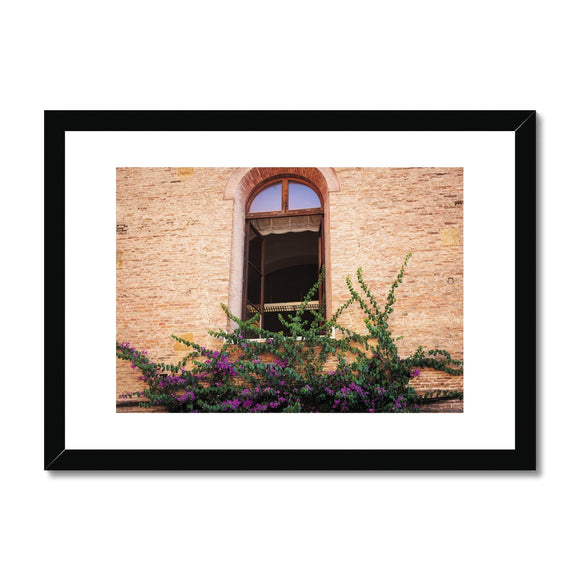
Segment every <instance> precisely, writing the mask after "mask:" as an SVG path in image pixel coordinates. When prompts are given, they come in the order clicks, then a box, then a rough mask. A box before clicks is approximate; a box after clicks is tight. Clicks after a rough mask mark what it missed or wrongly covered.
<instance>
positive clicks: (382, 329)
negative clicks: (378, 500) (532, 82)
mask: <svg viewBox="0 0 580 580" xmlns="http://www.w3.org/2000/svg"><path fill="white" fill-rule="evenodd" d="M535 122H536V119H535V112H534V111H46V112H45V202H46V203H45V208H46V209H45V260H46V270H45V272H46V274H45V276H46V278H45V282H46V294H45V328H46V331H45V354H46V357H45V469H47V470H80V469H82V470H166V469H172V470H534V469H535V465H536V443H535V439H536V429H535V420H536V419H535V417H536V387H535V385H536V376H535V364H534V363H533V361H534V356H533V353H535V251H536V250H535V246H536V238H535V195H536V192H535V171H536V168H535V155H536V153H535V151H536V143H535V139H536V137H535ZM113 342H115V344H116V347H115V349H114V348H113ZM530 361H532V362H530Z"/></svg>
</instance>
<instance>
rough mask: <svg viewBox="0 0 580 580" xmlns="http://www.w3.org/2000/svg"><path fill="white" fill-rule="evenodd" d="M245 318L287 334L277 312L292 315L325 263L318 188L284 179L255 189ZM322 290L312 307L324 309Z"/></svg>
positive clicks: (248, 227) (251, 205) (248, 214)
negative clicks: (255, 318)
mask: <svg viewBox="0 0 580 580" xmlns="http://www.w3.org/2000/svg"><path fill="white" fill-rule="evenodd" d="M245 224H246V235H245V260H244V295H243V317H244V319H245V320H248V319H250V318H252V317H253V316H255V314H256V313H259V314H260V327H261V328H265V329H267V330H271V331H273V332H278V331H284V330H285V329H284V327H283V326H282V324H281V323H280V321H279V318H278V313H280V312H284V313H287V314H292V313H293V312H295V311H296V310H297V308H298V306H299V305H300V303H301V302H302V300H303V299H304V296H305V295H306V293H307V292H308V290H310V289H311V288H312V286H314V284H315V283H316V281H317V280H318V276H319V275H320V270H321V268H322V266H323V264H324V247H325V246H324V202H323V196H322V195H321V193H320V192H319V191H318V190H317V188H316V186H315V185H314V184H313V183H311V182H309V181H307V180H305V179H303V178H300V177H297V176H293V175H283V176H277V177H275V178H273V179H269V180H268V181H266V182H264V183H261V184H260V185H258V186H257V187H255V188H254V190H253V191H252V193H251V195H250V196H249V197H248V200H247V204H246V221H245ZM322 292H323V288H322V286H321V288H320V289H319V295H318V296H316V299H315V300H312V301H311V302H309V304H308V308H307V309H308V310H320V308H321V304H322V303H323V300H322Z"/></svg>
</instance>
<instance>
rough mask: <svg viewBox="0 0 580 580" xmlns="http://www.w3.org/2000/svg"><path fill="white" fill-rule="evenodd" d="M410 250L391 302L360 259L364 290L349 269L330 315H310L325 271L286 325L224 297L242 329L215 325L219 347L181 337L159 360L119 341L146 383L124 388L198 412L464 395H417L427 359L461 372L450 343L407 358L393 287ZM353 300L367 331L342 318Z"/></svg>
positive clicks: (380, 406) (376, 409)
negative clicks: (242, 315) (245, 312)
mask: <svg viewBox="0 0 580 580" xmlns="http://www.w3.org/2000/svg"><path fill="white" fill-rule="evenodd" d="M410 257H411V254H408V255H407V256H406V257H405V259H404V262H403V265H402V267H401V270H400V271H399V274H398V276H397V278H396V280H395V281H394V282H393V284H392V286H391V289H390V291H389V294H388V296H387V301H386V303H385V304H384V305H380V304H379V303H378V301H377V300H376V298H375V297H374V295H373V294H372V293H371V291H370V289H369V288H368V286H367V285H366V283H365V281H364V278H363V274H362V269H361V268H359V269H358V271H357V282H358V285H359V286H360V289H361V291H360V292H359V291H358V290H357V289H356V288H355V285H354V284H353V282H352V280H350V279H349V278H347V280H346V283H347V286H348V290H349V293H350V298H349V299H348V300H347V302H346V303H345V304H343V305H342V306H341V307H340V308H339V309H338V310H337V311H336V312H335V313H334V315H333V316H331V317H330V318H328V319H326V318H324V317H323V316H322V315H321V314H320V313H318V312H317V311H310V312H309V314H310V315H309V316H305V313H306V312H307V310H306V308H307V304H308V302H309V301H310V300H311V299H312V298H313V297H314V296H315V295H316V293H317V292H318V288H319V287H320V285H321V284H322V282H323V279H324V270H323V271H322V273H321V275H320V278H319V279H318V281H317V283H316V284H315V285H314V287H313V288H312V289H311V290H310V291H309V292H308V294H307V295H306V296H305V298H304V300H303V302H302V304H301V306H300V307H299V308H298V310H297V312H296V313H295V314H294V315H286V316H284V315H282V314H280V315H279V319H280V321H281V323H282V325H283V327H284V328H285V329H286V331H285V332H284V333H282V332H271V331H268V330H264V329H260V328H259V327H258V326H257V322H258V317H259V315H256V317H254V318H252V319H250V320H247V321H243V320H240V319H238V318H237V317H235V316H234V315H233V314H232V313H231V312H229V310H228V309H227V308H226V307H225V306H224V305H223V304H222V308H223V309H224V311H225V313H226V315H227V316H228V318H229V319H230V320H231V321H233V323H234V325H235V326H236V328H235V330H234V331H232V332H228V331H225V330H219V331H209V334H210V335H211V336H213V337H215V338H218V339H221V340H222V347H221V348H220V349H219V350H213V349H208V348H206V347H204V346H201V345H199V344H195V343H193V342H189V341H187V340H184V339H182V338H179V337H177V336H173V337H172V338H174V339H175V340H176V341H178V342H180V343H182V344H183V345H185V346H186V347H187V348H188V350H189V351H188V353H187V355H186V356H185V357H184V358H183V359H182V360H181V361H179V363H178V364H176V365H168V364H165V363H155V362H152V361H151V360H150V359H149V358H148V356H147V352H146V351H139V350H137V349H135V348H133V347H131V345H130V344H129V343H126V342H125V343H117V357H118V358H120V359H123V360H127V361H130V363H131V366H132V367H133V368H136V369H139V371H140V373H141V374H140V376H139V379H140V380H142V381H143V383H144V384H143V388H142V389H140V390H138V391H134V392H131V393H125V394H123V395H121V397H122V398H132V397H139V398H140V399H141V402H140V405H141V406H144V407H152V406H163V407H164V408H165V409H166V410H167V411H169V412H191V413H200V412H211V413H265V412H268V413H280V412H283V413H304V412H306V413H345V412H347V413H352V412H367V413H385V412H387V413H412V412H418V411H420V410H421V404H422V403H425V402H426V400H429V399H431V400H432V399H452V398H462V393H461V392H460V391H449V390H437V391H430V392H427V393H421V394H418V393H417V392H416V391H415V389H414V388H413V387H412V384H411V381H412V379H413V378H414V377H417V376H418V375H419V374H420V372H421V370H420V369H422V368H433V369H436V370H440V371H444V372H446V373H448V374H450V375H460V374H462V373H463V363H462V361H459V360H453V359H452V358H451V356H450V355H449V353H448V352H447V351H444V350H427V351H425V350H424V349H423V347H419V348H418V349H417V350H416V352H415V353H414V354H413V355H412V356H410V357H407V358H404V357H400V356H399V352H398V349H397V345H396V340H395V339H394V338H393V337H392V335H391V330H390V327H389V317H390V315H391V314H392V313H393V310H394V304H395V301H396V299H395V290H396V289H397V287H398V286H399V285H400V284H401V283H402V282H403V275H404V272H405V268H406V266H407V262H408V261H409V259H410ZM352 305H357V306H358V307H359V308H360V309H361V311H362V313H363V315H364V323H365V327H366V331H367V332H366V333H365V334H361V333H357V332H354V331H352V330H350V329H348V328H346V327H344V326H342V325H341V324H340V321H339V319H340V316H341V314H342V313H343V312H344V311H345V310H346V309H347V308H349V307H350V306H352ZM321 311H324V310H323V309H321ZM311 314H314V316H313V317H312V315H311ZM248 336H252V337H257V338H252V339H250V338H247V337H248ZM337 336H340V338H337ZM143 398H144V399H145V400H144V401H143Z"/></svg>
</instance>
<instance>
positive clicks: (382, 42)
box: [0, 1, 580, 580]
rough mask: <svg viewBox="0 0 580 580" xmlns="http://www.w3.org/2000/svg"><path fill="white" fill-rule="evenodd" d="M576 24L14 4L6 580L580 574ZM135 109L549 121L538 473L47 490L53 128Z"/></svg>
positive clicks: (514, 11) (256, 477)
mask: <svg viewBox="0 0 580 580" xmlns="http://www.w3.org/2000/svg"><path fill="white" fill-rule="evenodd" d="M571 6H573V4H572V3H570V2H558V1H555V2H551V3H549V4H545V3H534V2H531V3H530V2H511V3H506V2H495V1H490V2H487V3H485V4H468V3H464V2H445V1H442V2H436V3H433V2H424V3H421V2H407V3H400V2H398V3H393V4H389V3H376V4H375V3H371V2H365V1H362V2H358V3H356V4H353V3H352V2H350V3H340V2H333V3H328V4H326V3H324V4H323V3H321V4H315V3H313V2H300V1H298V2H294V3H293V4H292V5H291V6H290V5H284V7H281V8H280V9H276V8H275V5H274V4H272V3H270V2H268V3H266V2H263V3H262V2H251V1H250V2H244V3H228V2H220V3H192V2H165V3H163V4H158V3H157V4H155V5H148V4H146V3H142V2H140V3H130V2H125V3H122V2H115V3H108V2H102V3H100V4H99V5H98V6H96V5H91V4H79V3H76V2H75V3H73V2H52V3H42V4H41V3H37V4H35V3H24V2H23V3H18V4H16V3H12V4H11V5H9V6H8V8H4V11H3V30H2V34H1V35H0V43H1V44H2V54H3V68H2V70H3V75H2V80H3V83H2V84H3V89H2V93H1V94H2V100H3V103H2V104H3V106H2V107H1V109H0V115H1V118H0V126H1V140H2V141H1V142H2V157H1V159H2V169H3V177H4V179H3V182H2V222H3V227H2V228H1V229H0V231H1V235H2V245H1V247H2V257H3V266H4V268H3V274H4V275H3V285H2V292H3V294H2V297H3V306H4V308H3V319H2V320H3V321H2V330H3V332H2V336H1V339H0V340H2V344H1V348H0V352H1V353H2V364H3V366H2V388H3V395H4V396H3V399H2V400H3V403H4V406H5V411H4V415H3V420H2V422H1V423H0V429H1V435H2V474H3V477H2V483H3V484H4V485H3V493H2V496H1V497H2V499H1V514H2V524H1V528H0V529H1V533H2V536H3V537H2V538H1V540H2V544H1V545H2V548H3V555H2V558H1V559H0V572H1V573H2V575H3V576H4V577H8V578H37V577H40V578H42V577H47V578H62V579H66V580H68V579H72V578H78V577H82V578H90V579H92V578H99V580H100V579H102V578H103V577H112V578H120V577H137V578H140V579H149V578H151V579H152V578H161V577H167V578H191V577H199V578H204V579H207V578H211V579H213V578H220V579H221V578H273V577H275V578H295V577H298V576H300V577H307V578H326V577H330V578H353V577H361V578H379V577H380V578H382V577H396V578H417V579H418V578H426V577H429V578H437V579H439V578H442V579H443V578H444V579H446V580H449V579H459V578H461V579H463V578H466V577H469V578H476V579H479V578H482V579H488V578H499V579H503V578H506V579H507V578H510V579H511V578H514V577H517V578H520V577H521V578H534V579H536V578H538V579H540V578H546V577H555V578H559V577H563V578H569V577H573V575H574V574H575V570H577V565H576V557H575V552H576V550H575V548H576V544H577V521H578V518H579V516H580V513H579V512H580V510H579V505H578V494H577V488H578V475H579V468H578V459H577V457H578V452H577V444H578V430H577V405H576V394H577V379H576V378H575V374H574V361H575V351H576V349H575V342H576V334H577V332H576V329H577V328H578V324H579V323H580V320H579V316H578V307H577V284H576V279H577V275H576V273H575V269H576V267H577V256H576V251H575V250H576V248H577V246H578V242H577V236H575V235H574V234H575V233H576V232H577V221H578V217H577V216H578V210H579V209H580V208H579V202H578V198H579V196H578V182H577V179H576V173H577V165H578V161H577V158H578V146H577V135H578V129H579V124H580V123H579V121H578V114H577V112H576V110H577V107H578V101H579V96H580V95H579V94H578V93H579V92H578V88H577V84H576V83H577V74H576V71H577V54H578V40H577V30H576V28H577V19H576V18H575V17H574V15H573V13H572V10H571ZM135 108H139V109H166V108H173V109H199V108H215V109H224V108H229V109H240V108H254V109H264V108H270V109H272V108H285V109H328V108H333V109H537V110H538V112H539V121H538V132H539V141H538V144H539V149H538V161H539V168H538V193H539V203H538V210H539V230H538V241H539V266H540V274H541V275H542V277H541V281H540V285H539V297H540V309H539V313H538V314H539V317H538V336H539V354H540V357H539V359H538V362H537V367H538V376H539V386H540V395H539V399H538V403H539V409H540V411H539V416H538V425H539V470H538V472H537V473H535V474H526V473H511V474H509V473H455V474H449V473H432V474H431V473H385V474H291V473H288V474H251V473H248V474H238V475H235V474H228V475H226V474H211V473H206V474H195V473H193V474H191V473H168V474H164V473H159V474H147V473H141V474H123V473H117V474H98V473H81V474H64V473H60V474H50V473H45V472H44V471H43V470H42V466H43V449H42V425H43V417H42V401H43V395H42V382H43V381H42V369H43V355H42V344H43V331H44V328H43V323H42V320H43V304H42V297H43V247H42V227H43V225H42V212H43V204H44V202H43V174H42V164H43V156H42V155H43V141H42V139H43V133H42V131H43V127H42V123H43V113H42V111H43V110H44V109H135ZM49 203H50V200H49ZM496 284H497V285H496V286H495V289H496V290H497V291H498V292H501V280H499V279H498V280H497V281H496ZM489 318H490V323H496V324H497V326H498V330H499V329H501V326H502V321H501V320H495V317H494V313H490V315H489ZM534 361H535V359H534V353H530V364H534ZM490 391H491V392H493V384H490ZM497 403H498V405H501V404H502V401H501V398H498V401H497Z"/></svg>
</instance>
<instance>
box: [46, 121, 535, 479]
mask: <svg viewBox="0 0 580 580" xmlns="http://www.w3.org/2000/svg"><path fill="white" fill-rule="evenodd" d="M44 123H45V137H44V138H45V141H44V145H45V151H44V156H45V157H44V158H45V221H44V225H45V233H44V245H45V249H44V257H45V336H44V339H45V369H44V371H45V372H44V376H45V403H44V468H45V469H46V470H340V471H343V470H462V471H463V470H535V469H536V369H535V352H536V202H535V199H536V113H535V111H524V110H522V111H45V116H44ZM210 130H211V131H221V130H224V131H225V130H227V131H270V130H277V131H284V130H287V131H300V130H304V131H306V130H308V131H313V130H315V131H336V130H340V131H509V132H513V133H514V134H515V190H514V194H515V229H514V231H515V270H516V271H515V281H516V284H515V297H514V298H515V336H516V344H515V369H516V377H515V396H516V401H515V448H514V449H509V450H497V449H471V450H465V449H456V450H453V449H451V450H450V449H441V450H437V449H413V450H392V449H381V450H371V449H359V450H329V449H318V450H282V449H280V450H252V449H248V450H177V449H164V450H137V449H123V450H106V449H100V450H94V449H86V450H79V449H66V447H65V411H66V409H65V389H66V384H65V355H64V353H65V316H66V312H65V293H66V288H65V219H66V217H65V134H66V133H67V132H71V131H210ZM111 356H113V350H111Z"/></svg>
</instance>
